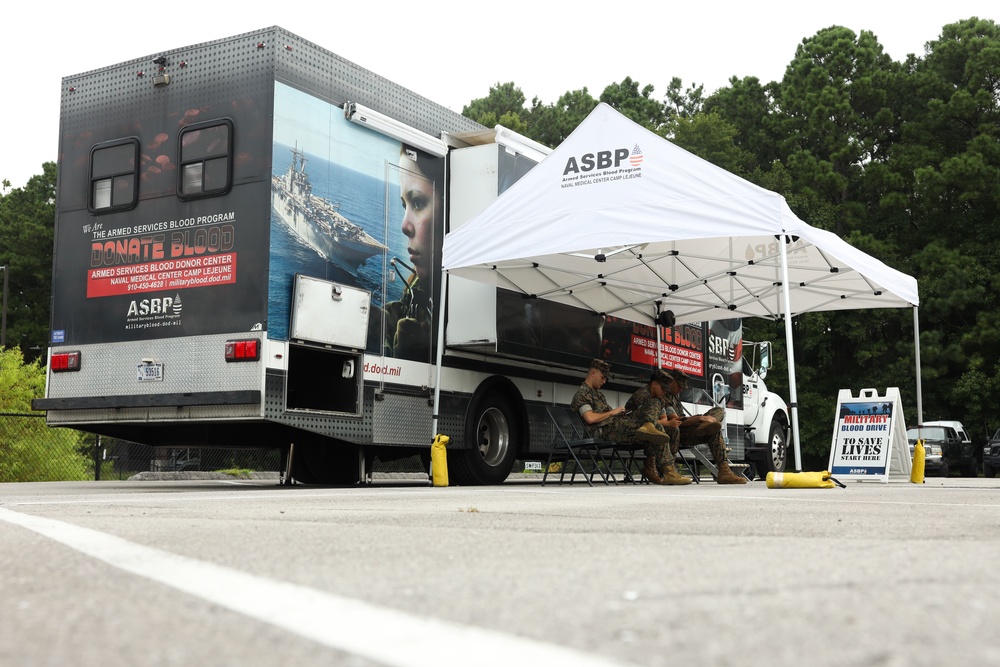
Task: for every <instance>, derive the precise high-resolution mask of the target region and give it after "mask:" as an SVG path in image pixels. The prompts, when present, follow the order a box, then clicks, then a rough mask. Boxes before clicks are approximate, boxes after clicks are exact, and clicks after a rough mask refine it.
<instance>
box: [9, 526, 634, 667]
mask: <svg viewBox="0 0 1000 667" xmlns="http://www.w3.org/2000/svg"><path fill="white" fill-rule="evenodd" d="M0 520H3V521H6V522H7V523H10V524H14V525H17V526H21V527H23V528H26V529H28V530H31V531H34V532H36V533H38V534H40V535H43V536H45V537H47V538H49V539H52V540H55V541H56V542H59V543H61V544H64V545H66V546H68V547H70V548H71V549H75V550H76V551H79V552H80V553H83V554H86V555H88V556H91V557H93V558H96V559H98V560H100V561H103V562H104V563H107V564H108V565H111V566H112V567H116V568H118V569H121V570H124V571H126V572H130V573H132V574H135V575H138V576H140V577H145V578H147V579H151V580H153V581H156V582H158V583H160V584H163V585H165V586H169V587H171V588H174V589H177V590H180V591H183V592H185V593H187V594H189V595H193V596H195V597H198V598H201V599H203V600H208V601H209V602H212V603H214V604H217V605H219V606H221V607H224V608H226V609H229V610H231V611H234V612H236V613H239V614H243V615H244V616H249V617H250V618H254V619H257V620H259V621H262V622H264V623H268V624H270V625H274V626H277V627H279V628H282V629H283V630H286V631H288V632H291V633H293V634H296V635H299V636H302V637H305V638H307V639H310V640H312V641H314V642H317V643H319V644H322V645H324V646H329V647H331V648H334V649H338V650H341V651H346V652H348V653H351V654H354V655H358V656H362V657H365V658H369V659H371V660H375V661H378V662H381V663H384V664H386V665H395V666H398V667H452V666H454V667H467V666H468V665H469V664H470V663H472V664H476V665H477V666H483V667H492V666H496V667H509V666H510V665H518V664H544V665H546V666H547V667H552V666H560V665H565V666H566V667H611V666H612V665H622V664H623V663H620V662H615V661H613V660H611V659H608V658H603V657H600V656H594V655H589V654H586V653H582V652H580V651H576V650H573V649H571V648H568V647H563V646H556V645H553V644H546V643H543V642H540V641H537V640H533V639H527V638H524V637H517V636H514V635H507V634H503V633H500V632H496V631H493V630H486V629H483V628H477V627H472V626H464V625H459V624H457V623H452V622H449V621H443V620H437V619H431V618H425V617H420V616H414V615H411V614H408V613H405V612H401V611H397V610H394V609H389V608H387V607H380V606H378V605H374V604H369V603H367V602H362V601H360V600H352V599H350V598H344V597H339V596H336V595H332V594H329V593H324V592H322V591H317V590H314V589H311V588H307V587H305V586H300V585H297V584H290V583H285V582H281V581H275V580H272V579H266V578H264V577H258V576H255V575H251V574H247V573H245V572H240V571H238V570H233V569H230V568H226V567H222V566H219V565H214V564H212V563H206V562H203V561H198V560H195V559H192V558H187V557H185V556H178V555H176V554H172V553H168V552H165V551H160V550H158V549H153V548H151V547H146V546H142V545H140V544H135V543H134V542H129V541H128V540H124V539H122V538H120V537H116V536H114V535H109V534H107V533H101V532H99V531H96V530H91V529H89V528H82V527H80V526H75V525H72V524H69V523H64V522H62V521H56V520H54V519H46V518H43V517H37V516H32V515H30V514H22V513H20V512H13V511H11V510H8V509H4V508H0ZM470 656H475V657H474V658H471V657H470Z"/></svg>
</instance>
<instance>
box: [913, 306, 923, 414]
mask: <svg viewBox="0 0 1000 667" xmlns="http://www.w3.org/2000/svg"><path fill="white" fill-rule="evenodd" d="M913 350H914V361H915V363H916V365H917V425H918V426H919V425H920V424H923V423H924V393H923V387H922V385H921V381H920V315H919V312H918V309H917V307H916V306H914V307H913Z"/></svg>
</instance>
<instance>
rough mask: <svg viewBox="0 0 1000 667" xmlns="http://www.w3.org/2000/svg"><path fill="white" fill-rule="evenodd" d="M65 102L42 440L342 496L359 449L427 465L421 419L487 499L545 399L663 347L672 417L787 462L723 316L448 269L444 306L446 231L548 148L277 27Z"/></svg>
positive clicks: (120, 74) (545, 430)
mask: <svg viewBox="0 0 1000 667" xmlns="http://www.w3.org/2000/svg"><path fill="white" fill-rule="evenodd" d="M61 110H62V111H61V117H60V164H59V168H60V171H59V183H58V188H57V193H56V221H55V242H54V253H55V261H54V264H53V266H54V268H53V279H52V283H53V295H52V320H51V330H50V343H51V348H50V352H49V366H48V369H49V370H48V376H47V384H46V396H45V398H44V399H39V400H36V402H35V403H34V405H35V407H36V409H44V410H46V411H47V421H48V423H49V424H50V425H52V426H67V427H72V428H77V429H81V430H86V431H91V432H94V433H100V434H104V435H107V436H110V437H116V438H121V439H125V440H129V441H133V442H141V443H144V444H148V445H151V446H156V447H172V448H188V447H193V448H203V449H207V448H212V447H260V448H281V449H282V450H283V451H284V453H285V459H284V460H285V461H289V462H290V470H289V472H290V475H291V477H293V478H294V479H296V480H298V481H300V482H304V483H324V484H338V483H340V484H353V483H357V482H359V481H360V480H362V479H364V478H365V476H366V471H369V470H371V464H372V463H373V460H374V458H376V457H377V458H379V459H381V460H383V461H384V460H391V459H393V458H401V457H403V456H410V455H412V454H414V453H424V452H427V451H428V450H429V447H430V443H431V441H432V439H433V436H434V433H433V432H432V424H433V423H434V421H433V420H435V419H436V420H437V427H438V428H437V430H439V431H440V432H441V433H443V434H446V435H448V436H449V437H450V442H449V446H448V464H449V476H450V478H451V479H452V480H453V481H454V482H457V483H460V484H495V483H499V482H502V481H503V480H504V479H505V478H506V477H507V475H508V474H509V472H510V471H511V469H512V467H513V465H514V462H515V459H521V460H544V459H545V458H546V456H547V453H548V450H549V449H550V448H551V446H552V429H551V426H550V425H549V420H548V419H547V417H546V413H545V408H546V406H547V405H553V404H568V403H569V402H570V400H571V399H572V397H573V394H574V392H575V391H576V389H577V388H578V387H579V385H580V382H581V380H582V379H583V376H584V373H585V372H586V368H587V365H588V364H589V362H590V360H591V359H592V358H594V357H600V358H602V359H605V360H607V361H608V362H610V363H611V364H612V365H613V367H614V379H613V380H612V381H611V382H610V383H609V384H608V385H607V386H606V387H605V393H606V394H607V395H608V400H609V401H611V403H612V404H613V405H624V403H625V401H626V400H627V398H628V396H629V394H631V392H632V391H633V390H634V389H635V388H637V387H639V386H640V385H641V384H642V383H643V382H644V381H646V380H647V379H648V377H649V374H650V372H651V370H652V369H653V368H655V367H656V364H657V363H658V357H659V358H660V359H661V360H662V365H663V366H664V367H667V368H680V369H681V370H683V371H685V372H686V373H687V374H688V375H689V376H691V377H692V380H691V381H690V382H689V388H688V393H687V394H685V395H682V399H683V400H684V401H685V402H686V403H687V404H688V405H689V406H691V412H693V413H698V412H705V411H707V410H708V409H709V408H711V407H716V406H718V407H723V408H724V409H725V410H726V415H727V417H726V436H727V440H728V446H729V447H730V450H731V453H730V459H731V460H732V461H733V462H748V463H754V464H755V467H756V468H757V472H759V473H760V474H764V473H766V472H768V471H771V470H778V471H780V470H783V469H784V467H785V460H786V457H787V446H786V442H787V436H788V424H789V419H788V410H787V407H786V404H785V402H784V400H783V399H782V398H781V397H780V396H777V395H776V394H774V393H772V392H769V391H768V389H767V386H766V385H765V383H764V381H763V379H764V375H765V373H766V370H767V367H768V359H767V357H768V352H769V348H768V345H767V344H758V343H750V342H745V341H744V340H743V326H742V320H741V319H739V318H732V319H725V320H716V321H712V322H700V323H690V324H678V325H676V326H669V327H668V326H665V325H664V326H661V325H658V324H653V323H652V322H651V323H648V324H641V323H637V322H633V321H628V320H625V319H623V318H620V317H615V316H614V315H613V314H597V313H593V312H590V311H588V310H585V309H583V308H579V307H575V306H574V305H568V304H561V303H556V302H550V301H544V300H541V299H537V300H536V299H525V298H524V296H523V295H522V294H519V293H517V292H515V291H512V290H509V289H501V288H499V287H497V286H494V285H483V284H480V283H475V284H473V283H471V282H470V281H467V280H462V279H461V278H455V277H453V278H451V279H450V280H448V283H447V291H446V292H445V291H443V290H442V283H443V282H444V280H445V275H444V273H443V272H442V269H441V245H442V239H443V236H444V234H445V232H447V231H450V230H451V229H456V228H457V227H459V226H461V225H462V224H465V223H466V222H467V221H468V220H470V219H471V218H472V217H474V216H475V215H476V214H477V213H478V212H480V211H481V210H482V209H483V208H485V207H486V206H487V205H488V204H489V203H490V202H492V201H493V200H494V199H496V198H497V197H498V196H499V195H500V194H502V193H503V192H504V191H506V190H507V188H509V187H510V186H511V185H512V184H513V183H514V182H516V181H517V180H518V179H519V178H520V177H521V176H523V175H524V174H526V173H527V172H528V171H529V170H530V169H532V168H533V167H534V165H535V164H536V163H537V161H538V160H541V159H542V158H544V156H545V151H546V150H547V149H545V147H544V146H539V145H538V144H535V143H534V142H531V141H530V140H528V139H527V138H525V137H520V136H519V135H516V134H515V133H511V132H509V131H507V130H505V129H504V128H502V127H500V126H497V127H496V128H495V129H490V128H484V127H482V126H480V125H478V124H477V123H475V122H474V121H472V120H470V119H468V118H465V117H463V116H461V115H460V114H458V113H456V112H454V111H451V110H449V109H447V108H445V107H443V106H441V105H438V104H435V103H433V102H431V101H429V100H427V99H425V98H423V97H421V96H419V95H417V94H416V93H413V92H412V91H409V90H406V89H405V88H403V87H401V86H399V85H397V84H394V83H392V82H390V81H387V80H385V79H383V78H381V77H379V76H377V75H376V74H374V73H372V72H368V71H366V70H363V69H362V68H360V67H358V66H357V65H355V64H353V63H350V62H348V61H346V60H344V59H342V58H340V57H338V56H336V55H334V54H332V53H330V52H329V51H327V50H325V49H323V48H320V47H318V46H316V45H314V44H311V43H310V42H307V41H306V40H303V39H301V38H299V37H297V36H295V35H292V34H291V33H288V32H287V31H284V30H282V29H281V28H276V27H275V28H268V29H264V30H260V31H256V32H252V33H246V34H243V35H236V36H233V37H229V38H226V39H220V40H217V41H214V42H208V43H204V44H200V45H195V46H191V47H185V48H180V49H175V50H171V51H165V52H162V53H160V54H158V55H157V56H156V58H155V59H153V58H148V59H140V60H132V61H128V62H124V63H120V64H117V65H111V66H109V67H105V68H102V69H97V70H92V71H88V72H85V73H82V74H79V75H75V76H71V77H67V78H66V79H64V80H63V82H62V106H61ZM533 144H534V145H533ZM401 204H402V206H401ZM418 232H419V233H418ZM720 312H726V311H724V310H720ZM441 322H446V326H445V327H444V328H443V329H442V328H440V327H439V323H441ZM439 331H442V332H443V343H444V349H443V350H442V351H441V355H440V359H441V361H440V366H439V362H438V359H439V355H438V345H439V343H438V340H439V339H438V332H439ZM658 352H659V353H660V354H662V355H663V356H660V355H658ZM439 375H440V383H438V376H439ZM435 385H438V386H435ZM436 392H437V393H439V394H440V400H439V401H438V402H437V404H435V393H436ZM435 407H436V409H437V412H436V414H435ZM205 459H206V455H205V452H204V451H203V453H202V456H201V461H204V460H205Z"/></svg>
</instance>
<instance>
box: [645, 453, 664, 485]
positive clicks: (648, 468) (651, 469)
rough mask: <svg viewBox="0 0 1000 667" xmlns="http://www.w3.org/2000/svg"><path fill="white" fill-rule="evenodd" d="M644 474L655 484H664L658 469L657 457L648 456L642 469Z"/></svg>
mask: <svg viewBox="0 0 1000 667" xmlns="http://www.w3.org/2000/svg"><path fill="white" fill-rule="evenodd" d="M642 474H643V475H645V476H646V479H648V480H649V481H650V482H652V483H653V484H663V478H662V477H660V471H659V470H657V469H656V459H654V458H653V457H652V456H648V457H646V465H645V466H644V467H643V469H642Z"/></svg>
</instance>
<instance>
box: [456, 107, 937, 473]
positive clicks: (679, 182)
mask: <svg viewBox="0 0 1000 667" xmlns="http://www.w3.org/2000/svg"><path fill="white" fill-rule="evenodd" d="M781 241H783V242H781ZM443 267H444V269H445V271H446V272H447V273H448V274H450V275H454V276H462V277H466V278H470V279H473V280H476V281H479V282H485V283H490V284H495V285H496V286H498V287H503V288H506V289H511V290H516V291H518V292H521V293H523V294H526V295H531V296H534V297H537V298H541V299H548V300H552V301H557V302H560V303H565V304H569V305H574V306H579V307H581V308H586V309H588V310H591V311H594V312H598V313H606V314H609V315H615V316H618V317H623V318H626V319H630V320H634V321H637V322H643V323H650V324H651V323H653V322H654V321H655V320H656V317H657V314H658V313H659V312H661V311H667V310H669V311H672V312H673V314H674V317H675V318H676V321H677V322H679V323H680V322H696V321H703V320H711V319H724V318H730V317H766V318H771V319H778V318H782V317H783V318H784V319H785V331H786V338H787V348H788V369H789V387H790V394H791V395H790V399H791V400H790V408H791V411H792V415H791V417H792V430H793V438H794V439H793V442H794V447H795V460H796V468H797V469H801V457H800V446H799V439H798V438H799V434H798V416H797V404H796V389H795V364H794V353H793V349H792V334H791V318H792V316H794V315H797V314H800V313H806V312H812V311H822V310H845V309H861V308H902V307H913V308H914V322H915V325H916V321H917V320H916V306H917V305H918V302H919V299H918V296H917V282H916V280H915V279H914V278H912V277H910V276H908V275H905V274H903V273H901V272H899V271H896V270H895V269H892V268H890V267H888V266H886V265H885V264H883V263H882V262H880V261H879V260H877V259H875V258H874V257H871V256H869V255H867V254H865V253H863V252H861V251H859V250H857V249H856V248H854V247H853V246H851V245H849V244H848V243H846V242H845V241H843V240H842V239H840V238H839V237H838V236H836V235H834V234H831V233H829V232H826V231H823V230H820V229H816V228H814V227H810V226H809V225H807V224H806V223H804V222H802V221H801V220H799V219H798V218H797V217H796V216H795V214H794V213H792V211H791V209H790V208H789V207H788V204H787V203H786V202H785V200H784V198H783V197H781V196H780V195H778V194H776V193H774V192H771V191H769V190H765V189H763V188H760V187H758V186H756V185H754V184H752V183H750V182H748V181H746V180H744V179H742V178H739V177H738V176H735V175H733V174H731V173H729V172H727V171H725V170H724V169H721V168H719V167H716V166H715V165H713V164H711V163H709V162H707V161H705V160H702V159H701V158H699V157H697V156H695V155H693V154H691V153H688V152H687V151H685V150H683V149H681V148H679V147H677V146H675V145H673V144H671V143H670V142H669V141H667V140H665V139H663V138H662V137H660V136H658V135H656V134H654V133H652V132H650V131H648V130H646V129H644V128H643V127H641V126H640V125H638V124H636V123H634V122H632V121H631V120H629V119H627V118H626V117H624V116H623V115H621V114H620V113H618V112H617V111H615V110H614V109H613V108H611V107H610V106H608V105H606V104H601V105H599V106H598V107H597V108H596V109H595V110H594V111H593V112H592V113H591V114H590V115H589V116H588V117H587V118H586V119H585V120H584V121H583V122H582V123H581V124H580V126H579V127H578V128H577V129H576V130H575V131H574V132H573V133H572V134H571V135H570V136H569V137H568V138H567V139H566V140H565V141H564V142H563V143H562V144H560V145H559V147H558V148H556V149H555V150H554V151H553V152H552V153H551V154H550V155H549V156H548V157H546V158H545V159H544V160H543V161H542V162H541V163H539V164H538V165H537V166H536V167H535V168H534V169H532V170H531V171H530V172H529V173H528V174H527V175H525V176H524V177H522V178H521V179H520V180H519V181H518V182H517V183H515V184H514V185H513V186H511V187H510V188H509V189H508V190H507V191H506V192H505V193H504V194H503V195H501V196H500V197H499V198H498V199H497V200H496V201H495V202H493V203H492V204H491V205H490V206H488V207H487V208H486V209H485V210H484V211H482V213H480V214H479V215H478V216H476V217H474V218H473V219H472V220H470V221H469V222H468V223H467V224H465V225H464V226H462V227H461V228H459V229H455V230H453V231H451V233H449V234H447V235H446V237H445V240H444V251H443ZM442 337H443V336H442V335H441V334H440V333H439V338H442ZM440 347H441V346H440V345H439V349H440ZM917 363H918V368H917V378H918V379H917V382H918V387H917V395H918V412H920V406H919V401H920V388H919V351H918V356H917Z"/></svg>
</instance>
